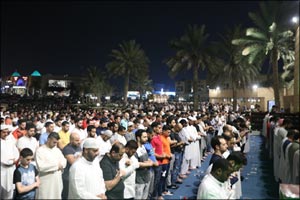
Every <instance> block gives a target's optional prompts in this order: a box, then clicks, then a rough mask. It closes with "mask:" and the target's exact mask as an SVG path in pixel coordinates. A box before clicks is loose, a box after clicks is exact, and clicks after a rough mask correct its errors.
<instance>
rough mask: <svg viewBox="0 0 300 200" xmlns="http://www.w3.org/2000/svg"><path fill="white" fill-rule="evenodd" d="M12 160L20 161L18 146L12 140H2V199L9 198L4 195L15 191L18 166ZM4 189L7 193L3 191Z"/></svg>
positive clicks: (0, 191) (0, 196)
mask: <svg viewBox="0 0 300 200" xmlns="http://www.w3.org/2000/svg"><path fill="white" fill-rule="evenodd" d="M12 159H15V160H18V159H19V151H18V149H17V147H16V145H15V144H14V143H13V142H12V141H11V140H2V139H1V190H0V193H1V195H0V198H1V199H2V197H3V198H9V197H5V196H2V195H4V193H5V191H6V192H10V191H12V190H13V189H14V184H13V175H14V170H15V169H16V165H15V164H14V163H13V160H12ZM2 188H3V189H4V190H5V191H2ZM2 192H3V193H2ZM11 194H12V192H11ZM11 198H12V197H11Z"/></svg>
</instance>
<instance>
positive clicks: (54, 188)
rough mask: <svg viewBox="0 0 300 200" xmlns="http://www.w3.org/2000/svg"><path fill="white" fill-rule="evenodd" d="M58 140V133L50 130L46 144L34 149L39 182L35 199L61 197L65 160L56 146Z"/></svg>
mask: <svg viewBox="0 0 300 200" xmlns="http://www.w3.org/2000/svg"><path fill="white" fill-rule="evenodd" d="M58 140H59V135H58V133H56V132H52V133H50V134H49V136H48V138H47V142H46V144H45V145H42V146H40V147H39V148H38V149H37V150H36V155H35V157H36V158H35V160H36V164H37V167H38V171H39V175H40V182H41V184H40V187H39V189H38V192H37V199H61V193H62V189H63V182H62V171H63V170H64V168H65V167H66V164H67V161H66V159H65V157H64V155H63V154H62V152H61V150H59V148H57V146H56V145H57V143H58Z"/></svg>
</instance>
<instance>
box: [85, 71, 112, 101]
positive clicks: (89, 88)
mask: <svg viewBox="0 0 300 200" xmlns="http://www.w3.org/2000/svg"><path fill="white" fill-rule="evenodd" d="M104 77H105V75H104V73H103V72H100V71H99V69H98V68H97V67H96V66H90V67H89V68H87V74H86V77H85V78H84V81H83V87H84V89H85V91H86V92H87V93H91V94H93V95H95V96H96V97H97V100H98V101H101V96H102V95H105V94H109V93H111V91H112V87H111V86H110V85H109V84H108V83H107V82H106V80H105V78H104Z"/></svg>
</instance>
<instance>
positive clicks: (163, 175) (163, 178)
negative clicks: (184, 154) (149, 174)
mask: <svg viewBox="0 0 300 200" xmlns="http://www.w3.org/2000/svg"><path fill="white" fill-rule="evenodd" d="M169 168H170V164H163V165H161V177H160V184H159V186H160V187H159V190H158V194H162V193H163V192H165V191H167V188H166V181H167V177H168V173H169Z"/></svg>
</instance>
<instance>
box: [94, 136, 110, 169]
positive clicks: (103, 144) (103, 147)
mask: <svg viewBox="0 0 300 200" xmlns="http://www.w3.org/2000/svg"><path fill="white" fill-rule="evenodd" d="M96 140H97V142H98V144H99V155H98V156H97V157H96V158H95V160H94V162H96V163H98V164H99V162H100V161H101V160H102V158H103V157H104V155H105V154H106V153H108V152H109V151H110V149H111V147H112V146H111V143H110V141H109V140H107V141H104V140H103V139H102V137H101V135H99V136H98V137H97V138H96Z"/></svg>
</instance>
